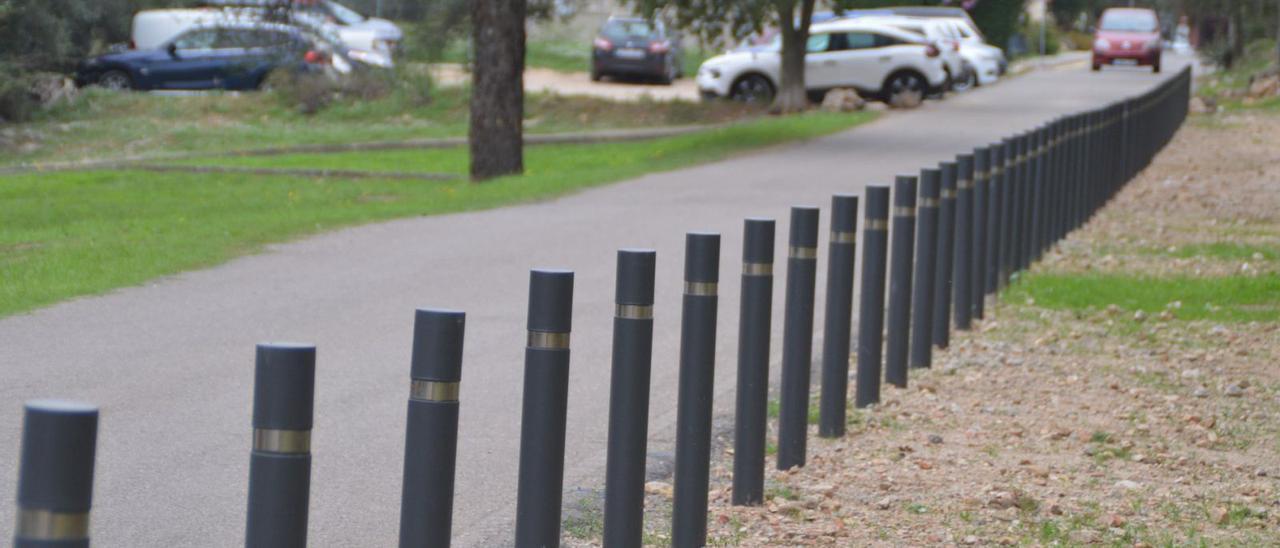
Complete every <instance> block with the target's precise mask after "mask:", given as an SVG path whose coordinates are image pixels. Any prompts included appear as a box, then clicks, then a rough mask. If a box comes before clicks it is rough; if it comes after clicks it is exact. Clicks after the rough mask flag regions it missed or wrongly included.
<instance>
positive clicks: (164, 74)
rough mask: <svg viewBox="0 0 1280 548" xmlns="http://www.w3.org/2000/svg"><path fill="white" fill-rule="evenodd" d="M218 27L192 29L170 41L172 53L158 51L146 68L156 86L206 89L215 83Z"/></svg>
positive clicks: (217, 56)
mask: <svg viewBox="0 0 1280 548" xmlns="http://www.w3.org/2000/svg"><path fill="white" fill-rule="evenodd" d="M217 41H218V29H216V28H199V29H193V30H189V31H187V32H185V33H183V34H181V35H179V36H178V37H177V38H174V39H173V41H171V42H169V44H168V45H166V47H165V49H166V51H167V52H168V55H158V56H156V58H155V60H154V61H153V62H151V63H148V65H147V66H145V67H143V68H142V71H143V74H144V76H146V78H147V79H148V80H150V81H151V82H152V85H153V87H157V88H164V89H206V88H211V87H215V85H216V83H217V81H218V77H219V65H220V62H219V55H218V51H217V49H215V47H216V45H217Z"/></svg>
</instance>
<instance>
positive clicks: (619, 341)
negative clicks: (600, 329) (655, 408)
mask: <svg viewBox="0 0 1280 548" xmlns="http://www.w3.org/2000/svg"><path fill="white" fill-rule="evenodd" d="M656 261H657V253H656V252H654V251H653V250H649V249H623V250H620V251H618V273H617V282H616V285H615V289H614V291H615V293H614V295H615V297H614V302H615V305H614V315H613V373H612V376H611V378H610V391H609V454H608V459H607V461H606V464H605V486H604V545H605V546H609V547H615V546H618V547H623V546H640V545H641V539H642V538H643V537H644V476H645V473H644V466H645V462H644V461H645V455H646V452H645V449H646V444H647V442H648V439H649V372H650V369H651V367H652V358H653V283H654V282H653V280H654V268H655V266H656Z"/></svg>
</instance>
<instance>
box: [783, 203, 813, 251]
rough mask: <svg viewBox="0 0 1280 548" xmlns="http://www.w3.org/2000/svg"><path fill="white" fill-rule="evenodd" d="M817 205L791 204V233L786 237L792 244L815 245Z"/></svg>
mask: <svg viewBox="0 0 1280 548" xmlns="http://www.w3.org/2000/svg"><path fill="white" fill-rule="evenodd" d="M818 216H819V210H818V208H817V207H814V206H808V205H799V206H791V234H790V236H789V238H788V242H790V244H791V245H793V246H800V247H816V246H817V245H818Z"/></svg>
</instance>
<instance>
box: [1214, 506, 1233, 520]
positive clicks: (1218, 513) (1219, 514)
mask: <svg viewBox="0 0 1280 548" xmlns="http://www.w3.org/2000/svg"><path fill="white" fill-rule="evenodd" d="M1209 519H1210V520H1212V521H1213V523H1215V524H1217V525H1226V524H1227V522H1228V521H1230V520H1231V513H1230V512H1227V509H1226V508H1223V507H1221V506H1219V507H1216V508H1214V509H1212V510H1209Z"/></svg>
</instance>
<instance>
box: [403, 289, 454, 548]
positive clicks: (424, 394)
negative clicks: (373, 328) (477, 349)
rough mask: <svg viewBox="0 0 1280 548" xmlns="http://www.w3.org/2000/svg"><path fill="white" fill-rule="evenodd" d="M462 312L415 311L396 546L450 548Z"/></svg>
mask: <svg viewBox="0 0 1280 548" xmlns="http://www.w3.org/2000/svg"><path fill="white" fill-rule="evenodd" d="M466 322H467V315H466V314H465V313H463V312H458V311H453V310H431V309H419V310H418V311H417V312H416V313H415V315H414V322H413V357H412V358H411V366H410V372H409V377H410V382H409V417H408V421H407V424H408V426H407V428H406V429H405V441H404V488H403V490H402V491H401V495H400V546H401V548H410V547H419V546H433V547H434V546H441V547H444V546H449V541H450V538H451V528H452V524H453V478H454V470H455V468H456V465H457V458H458V405H459V404H458V389H459V387H460V383H461V381H462V336H463V332H464V330H465V328H466Z"/></svg>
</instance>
